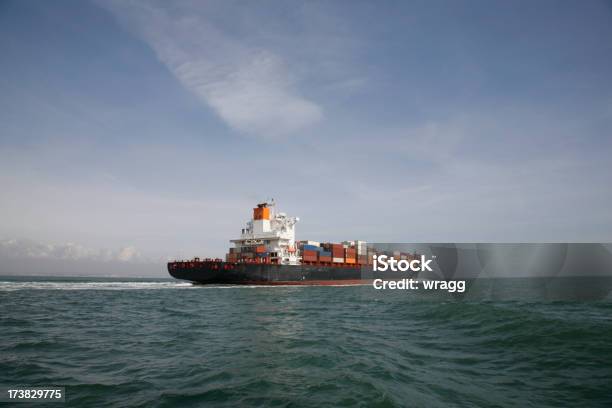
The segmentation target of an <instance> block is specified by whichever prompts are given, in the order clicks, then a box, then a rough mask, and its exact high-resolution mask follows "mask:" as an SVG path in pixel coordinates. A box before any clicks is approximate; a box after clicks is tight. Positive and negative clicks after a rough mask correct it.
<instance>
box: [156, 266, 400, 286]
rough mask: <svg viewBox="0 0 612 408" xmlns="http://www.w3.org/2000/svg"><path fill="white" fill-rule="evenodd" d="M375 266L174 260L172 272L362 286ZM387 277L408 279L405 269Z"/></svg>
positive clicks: (215, 278)
mask: <svg viewBox="0 0 612 408" xmlns="http://www.w3.org/2000/svg"><path fill="white" fill-rule="evenodd" d="M370 270H371V265H361V266H359V265H355V266H337V267H336V266H326V265H271V264H256V263H253V264H249V263H228V262H221V261H219V262H195V263H189V262H171V263H169V264H168V272H169V273H170V275H171V276H172V277H174V278H176V279H182V280H187V281H191V282H196V283H203V284H242V285H245V284H257V285H358V284H367V283H371V282H372V278H373V277H372V273H371V272H368V271H370ZM385 275H387V276H385V278H386V279H394V278H397V279H402V278H406V277H408V276H406V275H407V274H406V273H405V272H401V273H397V274H396V275H397V276H388V274H385ZM377 277H378V276H377Z"/></svg>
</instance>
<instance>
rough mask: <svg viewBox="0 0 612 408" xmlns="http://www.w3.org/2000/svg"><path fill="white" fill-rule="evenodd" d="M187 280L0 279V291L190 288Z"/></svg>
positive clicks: (191, 285)
mask: <svg viewBox="0 0 612 408" xmlns="http://www.w3.org/2000/svg"><path fill="white" fill-rule="evenodd" d="M196 287H197V286H195V285H193V284H191V283H189V282H61V281H28V282H26V281H0V291H6V292H10V291H15V290H137V289H191V288H196Z"/></svg>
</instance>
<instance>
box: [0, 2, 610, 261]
mask: <svg viewBox="0 0 612 408" xmlns="http://www.w3.org/2000/svg"><path fill="white" fill-rule="evenodd" d="M611 39H612V5H611V3H610V2H603V1H602V2H598V1H588V2H580V1H538V2H529V1H512V2H501V1H500V2H491V1H475V0H474V1H465V2H464V1H452V2H451V1H446V2H436V1H410V2H408V1H406V2H404V1H402V2H399V1H398V2H391V1H388V2H365V1H364V2H353V1H351V2H342V1H334V2H330V1H320V2H315V1H312V2H305V3H302V2H280V1H279V2H275V1H264V2H228V1H219V2H201V1H178V2H172V3H170V2H164V1H151V2H145V1H93V2H87V1H63V0H62V1H54V2H41V1H4V2H2V3H0V55H1V56H2V57H1V61H2V62H1V63H0V187H1V188H2V191H3V194H2V200H0V214H2V216H1V217H0V241H1V242H2V248H3V252H0V255H2V254H4V255H3V256H9V255H11V254H20V255H21V254H22V255H24V256H33V257H36V256H38V257H41V256H51V255H49V253H53V254H55V255H53V256H56V257H65V258H67V259H72V258H87V259H88V258H94V259H119V260H139V259H148V260H151V259H154V260H159V259H165V258H167V257H175V256H193V255H201V256H205V255H209V256H213V255H222V254H223V253H224V251H225V248H226V247H227V246H228V240H229V239H230V238H233V237H234V236H235V235H236V233H237V232H239V231H240V228H242V224H243V223H244V222H245V221H246V220H247V219H248V218H249V215H250V208H251V207H252V206H253V204H255V203H256V202H258V201H259V200H262V199H265V198H266V197H274V198H276V200H277V202H278V204H279V206H280V208H281V209H282V210H284V211H286V212H288V213H290V214H292V215H297V216H300V218H301V222H300V224H299V225H298V237H299V238H303V239H320V240H344V239H366V240H370V241H402V242H433V241H435V242H439V241H445V242H446V241H462V242H466V241H468V242H471V241H497V242H499V241H519V242H525V241H547V242H549V241H555V242H557V241H570V242H571V241H610V240H612V214H611V213H610V210H609V207H610V203H611V202H612V188H611V187H610V186H612V164H611V162H612V160H611V153H612V141H611V137H610V136H611V129H612V81H611V80H610V76H611V74H610V73H611V72H612V41H611Z"/></svg>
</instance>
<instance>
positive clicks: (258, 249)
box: [255, 245, 266, 254]
mask: <svg viewBox="0 0 612 408" xmlns="http://www.w3.org/2000/svg"><path fill="white" fill-rule="evenodd" d="M255 252H257V253H258V254H262V253H264V252H266V247H265V245H260V246H258V247H257V248H255Z"/></svg>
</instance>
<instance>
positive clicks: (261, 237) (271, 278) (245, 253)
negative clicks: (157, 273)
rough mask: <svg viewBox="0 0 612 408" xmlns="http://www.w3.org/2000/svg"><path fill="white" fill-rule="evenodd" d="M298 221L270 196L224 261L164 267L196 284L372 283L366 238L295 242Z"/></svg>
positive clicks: (192, 261) (370, 254)
mask: <svg viewBox="0 0 612 408" xmlns="http://www.w3.org/2000/svg"><path fill="white" fill-rule="evenodd" d="M298 221H299V218H297V217H289V216H287V214H285V213H283V212H276V204H275V202H274V200H270V201H266V202H263V203H260V204H257V206H256V207H255V208H253V218H252V219H251V220H250V221H248V222H247V223H246V227H245V228H243V229H242V233H241V235H240V237H239V238H237V239H233V240H230V242H231V243H232V244H233V245H234V246H233V247H232V248H230V249H229V252H228V253H227V254H226V255H225V260H223V259H220V258H216V259H209V258H207V259H200V258H194V259H191V260H187V261H173V262H169V263H168V272H169V273H170V275H171V276H173V277H174V278H176V279H182V280H187V281H191V282H195V283H200V284H246V285H359V284H369V283H371V282H372V279H373V276H372V272H370V271H371V269H372V268H371V267H370V265H371V263H372V255H373V254H374V253H373V252H372V250H371V249H369V248H368V246H367V243H366V242H365V241H344V242H342V243H321V242H317V241H296V240H295V225H296V224H297V222H298ZM402 256H410V255H404V254H402ZM415 256H416V254H415ZM377 277H378V276H377ZM405 277H406V274H405V273H402V274H401V276H400V275H399V274H398V276H397V278H398V279H399V278H405ZM387 278H389V277H388V276H387Z"/></svg>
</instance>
